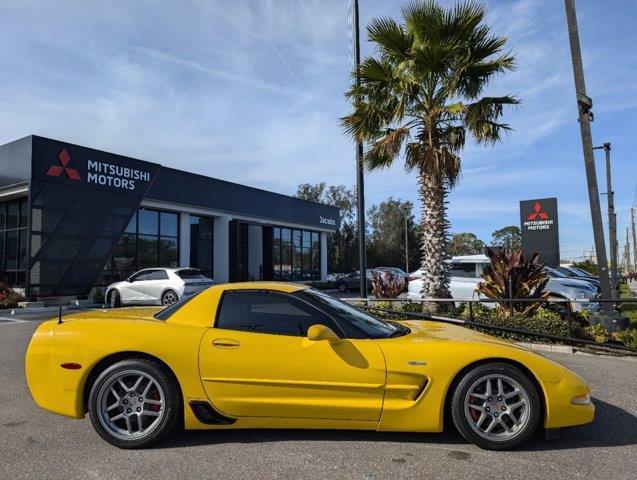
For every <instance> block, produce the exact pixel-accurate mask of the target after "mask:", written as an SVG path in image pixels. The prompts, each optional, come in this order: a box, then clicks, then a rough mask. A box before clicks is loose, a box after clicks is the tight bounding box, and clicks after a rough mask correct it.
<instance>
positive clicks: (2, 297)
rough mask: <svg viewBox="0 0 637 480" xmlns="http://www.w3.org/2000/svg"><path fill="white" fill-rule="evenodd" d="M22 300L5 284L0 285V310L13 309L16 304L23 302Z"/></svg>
mask: <svg viewBox="0 0 637 480" xmlns="http://www.w3.org/2000/svg"><path fill="white" fill-rule="evenodd" d="M25 300H26V298H24V297H23V296H22V295H20V294H19V293H17V292H15V291H14V290H13V289H12V288H10V287H9V286H8V285H7V284H6V283H0V308H14V307H17V306H18V302H24V301H25Z"/></svg>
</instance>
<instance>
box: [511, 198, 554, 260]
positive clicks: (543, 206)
mask: <svg viewBox="0 0 637 480" xmlns="http://www.w3.org/2000/svg"><path fill="white" fill-rule="evenodd" d="M520 231H521V234H522V252H523V253H524V256H525V257H527V258H528V257H530V256H531V255H532V254H533V253H534V252H538V253H539V254H540V261H541V262H542V263H545V264H546V265H549V266H555V265H559V264H560V237H559V230H558V223H557V198H539V199H535V200H522V201H521V202H520Z"/></svg>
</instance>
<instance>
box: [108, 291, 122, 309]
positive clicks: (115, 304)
mask: <svg viewBox="0 0 637 480" xmlns="http://www.w3.org/2000/svg"><path fill="white" fill-rule="evenodd" d="M108 303H109V304H110V305H111V308H119V307H121V306H122V301H121V299H120V297H119V292H118V291H117V290H113V291H112V292H111V293H110V295H109V298H108Z"/></svg>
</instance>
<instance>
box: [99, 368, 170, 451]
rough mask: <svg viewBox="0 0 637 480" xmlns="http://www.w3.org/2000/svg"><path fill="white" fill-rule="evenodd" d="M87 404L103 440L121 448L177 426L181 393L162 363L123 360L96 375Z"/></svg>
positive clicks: (147, 442)
mask: <svg viewBox="0 0 637 480" xmlns="http://www.w3.org/2000/svg"><path fill="white" fill-rule="evenodd" d="M88 408H89V413H90V417H91V423H92V424H93V428H95V431H96V432H97V433H98V434H99V435H100V436H101V437H102V438H103V439H104V440H106V441H107V442H109V443H111V444H113V445H115V446H117V447H120V448H143V447H147V446H149V445H151V444H153V443H155V442H157V441H158V440H160V439H161V438H162V437H164V436H165V435H167V434H168V433H169V432H170V431H171V430H172V429H173V428H174V427H175V424H176V423H177V419H178V417H179V394H178V391H177V387H176V385H175V383H174V381H173V380H172V378H171V376H170V375H169V374H168V373H167V372H166V371H165V370H164V368H162V367H161V366H160V365H158V364H156V363H155V362H152V361H149V360H144V359H132V360H124V361H121V362H118V363H116V364H114V365H112V366H111V367H109V368H107V369H106V370H105V371H104V372H102V374H101V375H100V376H99V377H98V378H97V380H96V381H95V383H94V384H93V386H92V388H91V393H90V395H89V401H88Z"/></svg>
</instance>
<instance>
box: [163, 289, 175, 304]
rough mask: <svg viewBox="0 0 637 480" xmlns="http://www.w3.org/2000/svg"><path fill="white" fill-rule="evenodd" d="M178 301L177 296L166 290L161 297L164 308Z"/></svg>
mask: <svg viewBox="0 0 637 480" xmlns="http://www.w3.org/2000/svg"><path fill="white" fill-rule="evenodd" d="M178 301H179V295H177V292H175V291H174V290H166V291H165V292H164V293H162V295H161V304H162V305H163V306H164V307H170V306H171V305H174V304H175V303H177V302H178Z"/></svg>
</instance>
